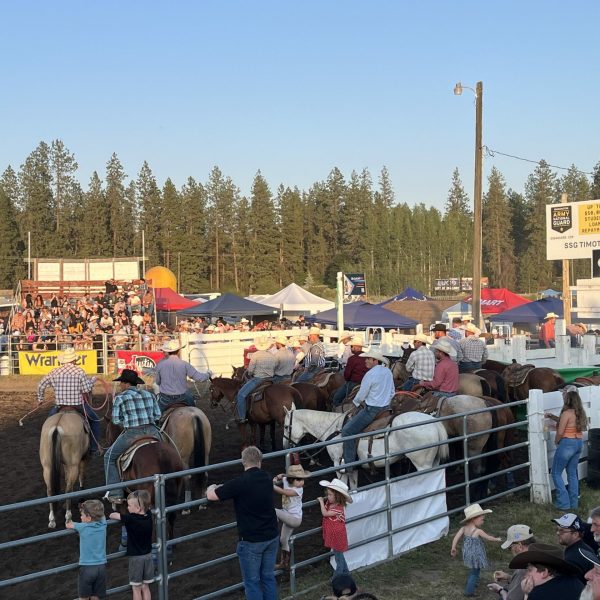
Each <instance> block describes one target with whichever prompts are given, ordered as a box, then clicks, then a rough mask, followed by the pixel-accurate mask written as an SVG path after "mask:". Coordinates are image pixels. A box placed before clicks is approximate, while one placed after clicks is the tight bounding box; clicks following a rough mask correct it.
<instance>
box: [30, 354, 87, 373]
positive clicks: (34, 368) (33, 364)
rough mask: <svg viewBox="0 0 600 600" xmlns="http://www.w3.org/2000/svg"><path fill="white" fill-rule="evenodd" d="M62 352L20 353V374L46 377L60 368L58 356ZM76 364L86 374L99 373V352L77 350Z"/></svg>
mask: <svg viewBox="0 0 600 600" xmlns="http://www.w3.org/2000/svg"><path fill="white" fill-rule="evenodd" d="M59 354H61V351H60V350H52V351H48V352H19V373H21V375H46V374H47V373H50V371H52V369H56V367H60V366H61V364H60V363H59V362H58V356H59ZM76 354H77V360H76V361H75V364H76V365H77V366H78V367H81V368H82V369H83V370H84V371H85V372H86V373H88V374H90V375H93V374H94V373H97V372H98V352H97V351H96V350H77V352H76Z"/></svg>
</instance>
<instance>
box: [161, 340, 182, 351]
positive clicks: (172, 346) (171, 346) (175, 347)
mask: <svg viewBox="0 0 600 600" xmlns="http://www.w3.org/2000/svg"><path fill="white" fill-rule="evenodd" d="M182 348H185V344H184V345H183V346H182V345H181V342H180V341H179V340H169V341H168V342H165V343H164V344H163V345H162V347H161V350H162V351H163V352H167V353H171V352H178V351H179V350H181V349H182Z"/></svg>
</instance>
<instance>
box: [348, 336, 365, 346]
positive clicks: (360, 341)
mask: <svg viewBox="0 0 600 600" xmlns="http://www.w3.org/2000/svg"><path fill="white" fill-rule="evenodd" d="M350 346H360V347H361V348H364V347H365V343H364V341H363V339H362V338H360V337H353V338H352V339H351V340H350Z"/></svg>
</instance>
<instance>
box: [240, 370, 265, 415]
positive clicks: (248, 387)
mask: <svg viewBox="0 0 600 600" xmlns="http://www.w3.org/2000/svg"><path fill="white" fill-rule="evenodd" d="M262 381H263V379H261V378H260V377H252V379H248V381H246V383H245V384H244V385H243V386H242V387H241V388H240V391H239V392H238V393H237V398H236V402H237V412H238V417H239V418H240V420H243V419H245V418H246V398H247V397H248V394H250V393H251V392H253V391H254V390H255V389H256V388H257V387H258V385H259V384H260V383H261V382H262Z"/></svg>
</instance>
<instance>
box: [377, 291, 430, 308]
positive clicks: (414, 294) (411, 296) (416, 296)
mask: <svg viewBox="0 0 600 600" xmlns="http://www.w3.org/2000/svg"><path fill="white" fill-rule="evenodd" d="M404 300H421V301H424V300H429V298H428V297H427V296H426V295H425V294H422V293H421V292H419V291H418V290H415V289H413V288H411V287H407V288H406V289H405V290H402V291H401V292H400V293H399V294H398V295H397V296H394V297H393V298H388V299H387V300H384V301H383V302H380V303H379V305H378V306H383V305H384V304H387V303H388V302H403V301H404Z"/></svg>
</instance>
